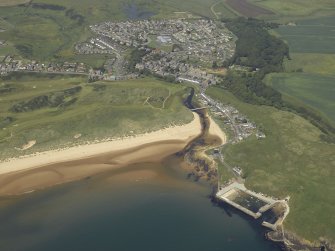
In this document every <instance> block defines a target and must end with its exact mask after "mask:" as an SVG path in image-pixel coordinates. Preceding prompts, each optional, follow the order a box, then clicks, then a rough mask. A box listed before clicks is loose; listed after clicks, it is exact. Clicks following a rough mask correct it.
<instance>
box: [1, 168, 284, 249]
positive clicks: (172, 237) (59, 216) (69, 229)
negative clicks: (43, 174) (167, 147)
mask: <svg viewBox="0 0 335 251" xmlns="http://www.w3.org/2000/svg"><path fill="white" fill-rule="evenodd" d="M168 163H169V164H164V163H144V164H138V165H133V166H128V167H124V168H121V169H119V170H114V171H111V172H108V173H104V174H101V175H98V176H95V177H92V178H87V179H85V180H82V181H77V182H73V183H69V184H63V185H59V186H56V187H53V188H49V189H46V190H43V191H38V192H34V193H30V194H26V195H23V196H19V197H12V198H2V199H1V200H0V222H1V226H0V250H3V251H56V250H57V251H59V250H62V251H77V250H78V251H86V250H87V251H88V250H94V251H100V250H102V251H104V250H106V251H107V250H108V251H111V250H116V251H122V250H146V251H150V250H160V251H164V250H171V251H178V250H185V251H189V250H193V251H196V250H206V251H211V250H227V251H246V250H255V251H278V250H279V249H278V248H277V247H275V246H274V244H273V243H271V242H269V241H266V240H265V239H264V237H263V235H262V231H264V229H262V228H261V227H260V226H259V225H258V224H257V223H255V222H253V221H252V220H251V219H249V218H248V217H246V216H244V215H242V214H240V213H238V212H236V211H234V210H232V209H229V208H226V209H222V208H219V207H217V206H214V205H213V204H212V203H211V202H210V199H209V198H208V195H209V194H210V192H211V191H210V187H209V186H208V185H206V184H201V183H199V182H198V183H196V182H194V181H191V180H188V179H187V178H186V174H185V173H184V172H183V171H181V170H180V168H177V167H176V166H171V162H168ZM172 163H174V162H172ZM174 164H176V163H174Z"/></svg>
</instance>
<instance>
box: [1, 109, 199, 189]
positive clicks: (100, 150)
mask: <svg viewBox="0 0 335 251" xmlns="http://www.w3.org/2000/svg"><path fill="white" fill-rule="evenodd" d="M200 133H201V123H200V118H199V116H198V115H197V114H196V113H194V119H193V120H192V122H190V123H188V124H185V125H181V126H175V127H170V128H166V129H162V130H159V131H154V132H151V133H147V134H143V135H138V136H135V137H132V138H125V139H121V140H114V141H108V142H101V143H95V144H88V145H81V146H76V147H71V148H68V149H61V150H54V151H47V152H43V153H39V154H35V155H32V156H22V157H19V158H14V159H10V160H8V161H5V162H2V163H0V195H16V194H22V193H26V192H31V191H34V190H36V189H40V188H46V187H50V186H53V185H56V184H61V183H65V182H69V181H72V180H79V179H83V178H85V177H89V176H91V175H95V174H98V173H102V172H105V171H108V170H113V169H116V168H121V167H123V166H126V165H130V164H136V163H145V162H158V161H160V160H162V159H163V158H165V157H167V156H169V155H171V154H174V153H176V152H178V151H180V150H182V149H183V148H184V147H185V146H186V145H187V144H188V143H189V142H190V141H192V140H193V139H195V138H196V137H198V136H199V135H200Z"/></svg>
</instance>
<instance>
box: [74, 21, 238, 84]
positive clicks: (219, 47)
mask: <svg viewBox="0 0 335 251" xmlns="http://www.w3.org/2000/svg"><path fill="white" fill-rule="evenodd" d="M90 28H91V31H92V32H93V33H94V34H95V36H94V37H92V38H90V39H89V40H88V41H86V42H83V43H78V44H77V45H76V46H75V49H76V52H77V53H79V54H112V55H114V56H115V61H114V65H115V66H114V67H113V66H112V68H113V69H114V75H115V76H114V77H116V76H118V75H120V73H119V72H120V65H124V64H126V63H127V62H126V61H127V60H126V59H125V58H126V55H127V54H129V51H130V50H137V51H140V53H139V54H141V55H142V56H141V58H139V59H138V60H137V61H136V62H135V63H136V64H135V69H133V70H137V71H138V72H140V73H143V72H144V73H150V74H153V75H156V76H159V77H166V78H169V79H171V80H174V81H188V82H193V83H197V84H200V83H201V84H215V83H216V81H217V78H216V76H215V75H213V74H209V73H208V72H207V71H206V69H207V68H212V67H213V66H216V65H217V64H218V62H223V61H225V60H227V59H229V58H231V57H232V56H233V53H234V51H235V42H234V38H233V35H232V33H231V32H230V31H229V30H228V29H226V28H225V27H224V24H223V23H220V24H217V23H216V22H214V21H211V20H205V19H196V20H191V21H190V20H184V19H174V20H140V21H126V22H119V23H116V22H104V23H101V24H97V25H91V26H90ZM122 68H123V69H124V68H125V67H124V66H123V67H122Z"/></svg>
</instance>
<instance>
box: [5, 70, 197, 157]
mask: <svg viewBox="0 0 335 251" xmlns="http://www.w3.org/2000/svg"><path fill="white" fill-rule="evenodd" d="M19 76H20V77H18V76H16V77H14V78H12V79H6V80H3V81H1V82H0V114H1V116H0V158H2V159H3V158H5V157H9V156H17V155H22V154H28V153H32V152H36V151H42V150H47V149H54V148H60V147H65V146H69V145H71V144H80V143H83V142H87V141H92V140H95V139H103V138H107V137H111V138H115V137H120V136H125V135H133V134H136V133H144V132H148V131H152V130H157V129H161V128H164V127H168V126H170V125H172V124H182V123H186V122H190V121H191V120H192V117H193V116H192V113H191V112H190V111H189V110H188V109H187V108H186V107H184V105H183V103H182V100H183V98H184V96H185V95H186V94H187V91H186V90H185V87H183V86H181V85H177V84H171V83H165V82H162V81H158V80H155V79H151V78H145V79H140V80H133V81H120V82H95V83H87V82H86V80H85V79H83V78H78V77H60V76H55V75H52V76H51V75H43V76H41V75H40V77H36V75H34V76H27V75H23V76H22V75H19ZM75 135H81V136H80V137H79V138H78V139H76V138H75ZM34 140H36V142H37V143H36V145H34V147H32V148H31V149H28V150H25V151H22V150H20V149H19V148H22V146H23V145H25V144H27V142H29V141H34Z"/></svg>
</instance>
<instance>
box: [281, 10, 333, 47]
mask: <svg viewBox="0 0 335 251" xmlns="http://www.w3.org/2000/svg"><path fill="white" fill-rule="evenodd" d="M276 31H277V32H278V34H279V36H280V37H281V38H282V39H284V40H286V41H287V43H288V45H289V46H290V51H291V52H293V53H335V46H334V44H335V16H332V17H324V18H317V19H311V20H303V21H298V22H297V23H296V25H290V26H288V25H285V26H284V25H283V26H280V27H279V28H278V29H277V30H276Z"/></svg>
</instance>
